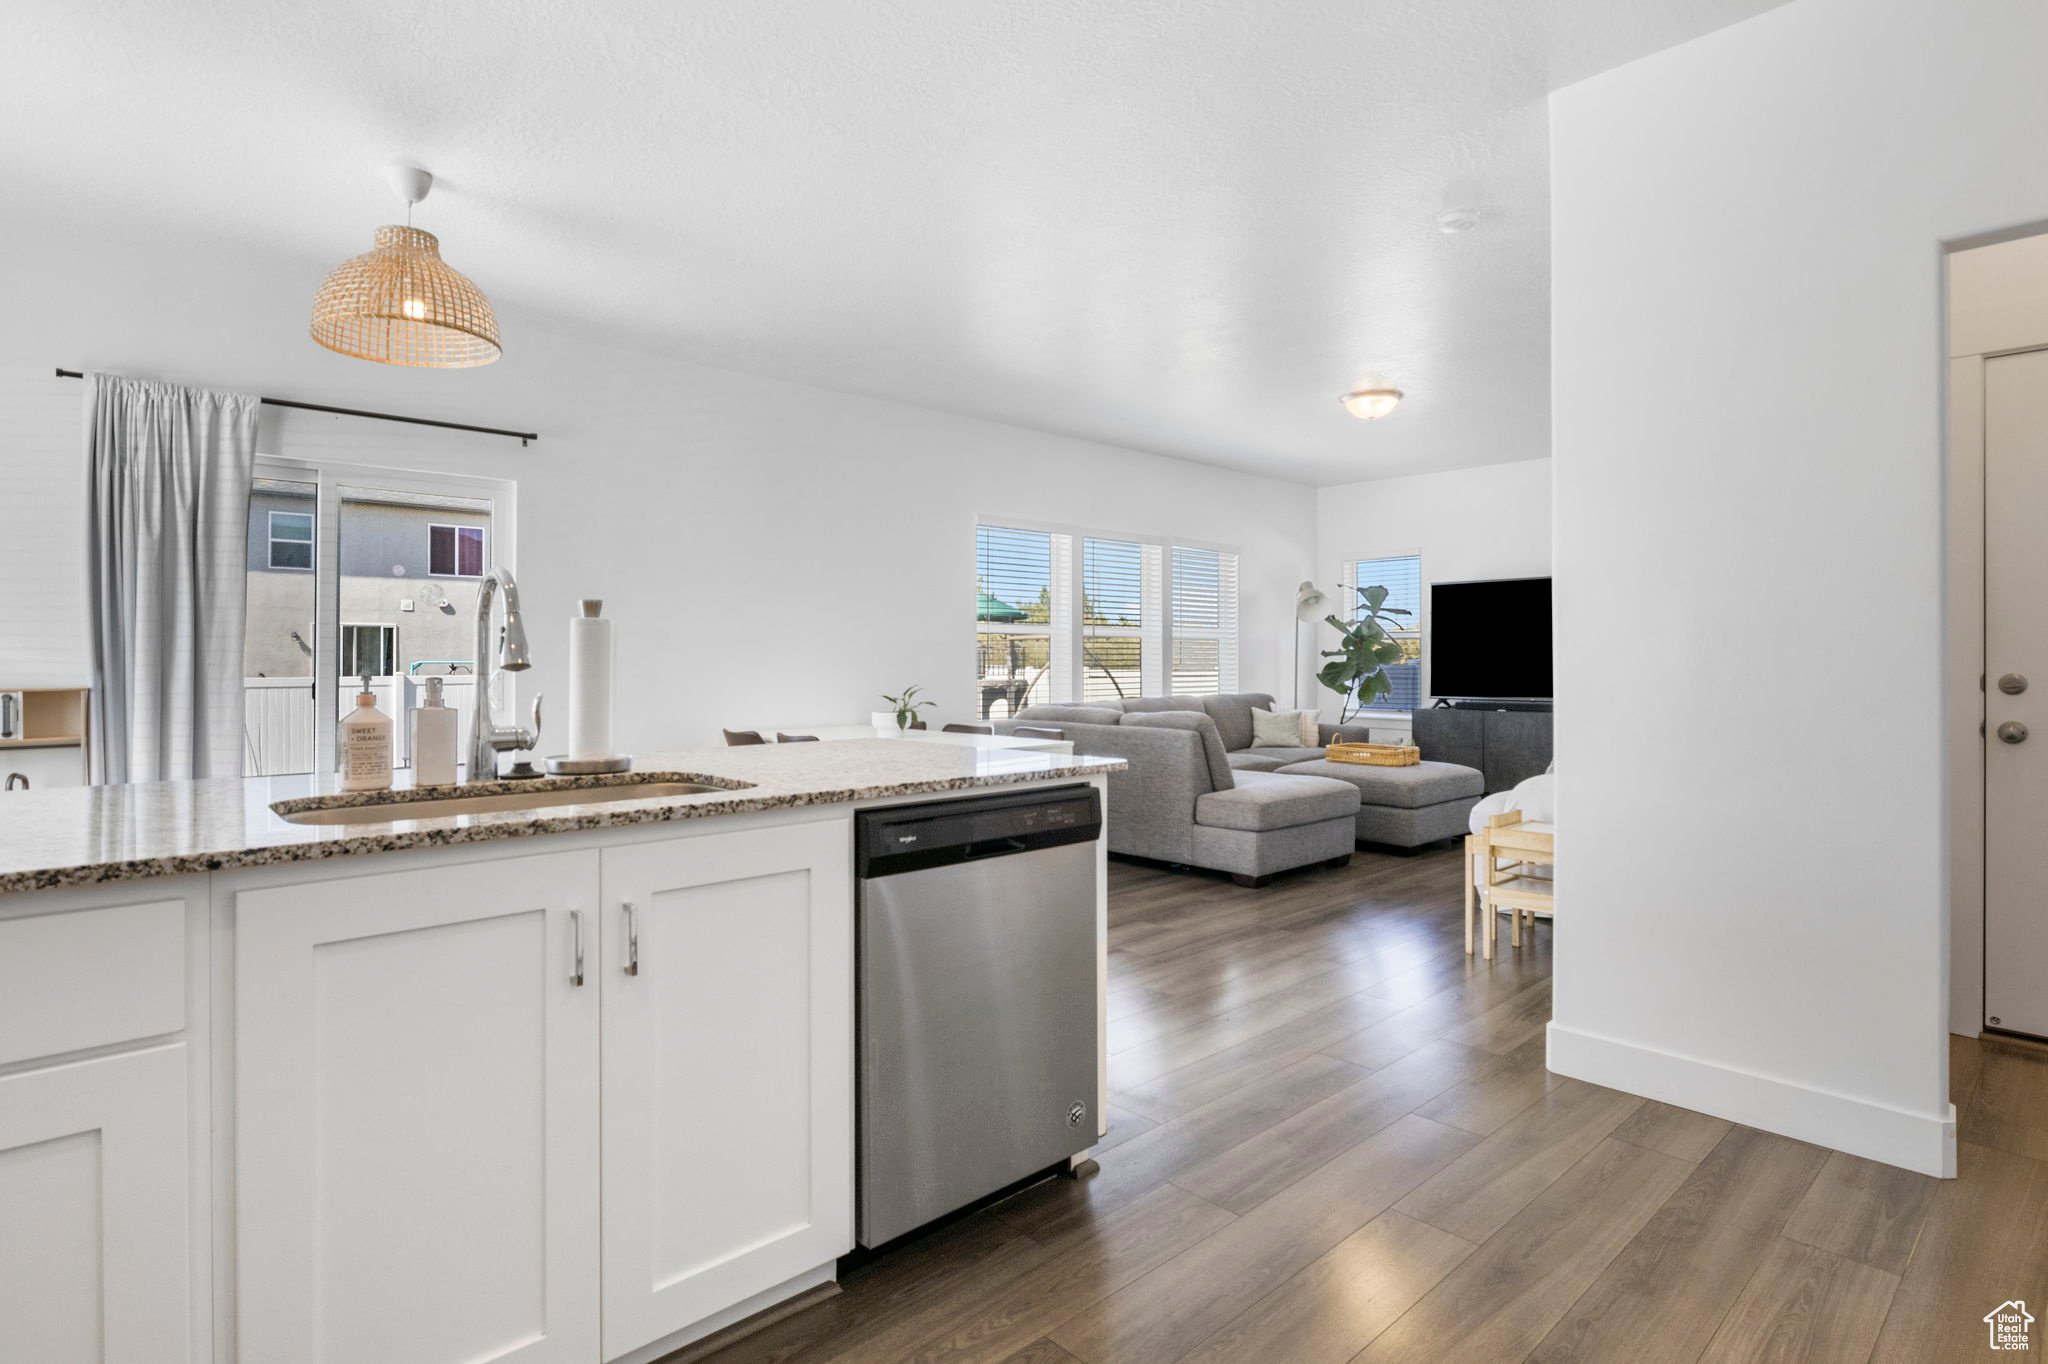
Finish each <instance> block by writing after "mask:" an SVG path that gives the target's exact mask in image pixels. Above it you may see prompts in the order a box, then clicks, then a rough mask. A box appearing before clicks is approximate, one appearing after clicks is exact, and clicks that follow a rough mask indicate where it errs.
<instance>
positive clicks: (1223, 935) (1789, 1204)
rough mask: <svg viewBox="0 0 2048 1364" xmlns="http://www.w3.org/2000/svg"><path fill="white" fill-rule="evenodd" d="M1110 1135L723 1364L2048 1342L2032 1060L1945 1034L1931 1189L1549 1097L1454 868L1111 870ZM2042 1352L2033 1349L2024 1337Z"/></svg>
mask: <svg viewBox="0 0 2048 1364" xmlns="http://www.w3.org/2000/svg"><path fill="white" fill-rule="evenodd" d="M1110 919H1111V926H1110V948H1111V954H1110V984H1111V993H1110V996H1109V1012H1110V1020H1111V1021H1110V1050H1111V1056H1110V1085H1111V1090H1112V1095H1111V1112H1110V1121H1111V1127H1110V1132H1109V1136H1108V1137H1107V1139H1106V1140H1105V1141H1104V1142H1103V1143H1102V1145H1101V1146H1100V1147H1098V1148H1097V1152H1096V1154H1097V1157H1098V1159H1099V1161H1100V1164H1101V1172H1100V1173H1099V1174H1098V1175H1096V1176H1095V1177H1094V1178H1092V1179H1088V1180H1083V1181H1071V1180H1055V1181H1051V1182H1048V1183H1044V1184H1040V1185H1038V1186H1036V1187H1033V1188H1031V1189H1028V1190H1026V1191H1025V1192H1023V1193H1021V1194H1018V1195H1016V1196H1015V1197H1013V1198H1011V1199H1010V1200H1008V1201H1007V1202H1005V1203H1002V1204H999V1205H998V1206H996V1207H994V1208H991V1209H988V1210H986V1211H983V1212H980V1213H977V1214H975V1215H974V1216H972V1217H969V1218H967V1219H964V1220H962V1221H959V1222H956V1223H954V1224H952V1225H950V1226H947V1227H945V1228H943V1229H941V1230H939V1231H937V1232H935V1233H933V1234H931V1235H929V1236H927V1237H925V1238H923V1239H921V1240H918V1241H916V1242H913V1243H911V1244H910V1245H909V1246H907V1247H906V1248H903V1249H901V1250H898V1251H896V1252H894V1253H892V1254H891V1255H889V1256H887V1257H885V1258H883V1259H881V1260H878V1261H875V1262H873V1263H870V1264H868V1265H865V1266H863V1267H861V1268H859V1269H857V1270H854V1271H852V1272H850V1273H849V1274H848V1275H847V1276H846V1277H845V1280H844V1282H843V1290H844V1291H842V1292H841V1293H839V1294H838V1295H836V1296H833V1297H830V1298H828V1299H826V1300H824V1301H822V1302H819V1303H816V1304H815V1305H813V1306H810V1307H808V1308H805V1309H804V1310H802V1311H800V1312H798V1313H795V1314H794V1315H791V1316H788V1317H785V1318H783V1319H782V1320H780V1321H776V1322H774V1323H773V1324H771V1325H769V1326H767V1327H765V1328H764V1329H762V1330H760V1331H758V1332H756V1333H754V1334H752V1335H750V1336H747V1337H745V1338H743V1339H740V1340H738V1341H735V1342H734V1343H732V1344H730V1345H728V1346H726V1347H724V1348H722V1349H719V1350H718V1351H716V1352H715V1353H713V1354H711V1355H709V1356H708V1358H710V1359H712V1360H715V1361H718V1364H825V1362H826V1361H840V1362H841V1364H855V1362H859V1364H869V1362H872V1364H895V1362H896V1361H906V1362H908V1361H916V1362H917V1364H940V1361H969V1360H975V1361H987V1362H988V1364H1072V1362H1073V1361H1079V1364H1172V1361H1201V1364H1223V1362H1224V1361H1237V1362H1239V1364H1315V1362H1317V1361H1329V1364H1345V1362H1346V1361H1354V1360H1355V1361H1357V1362H1358V1364H1391V1362H1392V1361H1424V1360H1427V1361H1448V1360H1455V1361H1473V1362H1475V1364H1491V1362H1492V1361H1501V1362H1502V1364H1507V1362H1508V1361H1520V1360H1539V1361H1546V1362H1555V1361H1564V1360H1572V1361H1608V1360H1612V1361H1624V1362H1625V1364H1657V1362H1661V1361H1671V1364H1692V1362H1693V1361H1713V1364H1729V1362H1730V1361H1763V1360H1770V1361H1793V1360H1810V1361H1821V1360H1826V1361H1885V1362H1886V1364H1930V1362H1936V1364H1938V1362H1940V1361H1948V1360H1966V1359H1977V1358H1979V1357H1981V1356H1982V1355H1983V1354H1984V1353H1986V1350H1985V1343H1986V1328H1985V1326H1984V1324H1983V1323H1982V1322H1981V1321H1980V1318H1981V1317H1982V1316H1983V1315H1984V1314H1985V1313H1986V1312H1989V1311H1990V1310H1992V1309H1993V1308H1995V1307H1997V1306H1999V1305H2000V1304H2001V1303H2003V1302H2005V1301H2006V1300H2007V1299H2012V1298H2019V1299H2023V1300H2025V1301H2026V1302H2028V1303H2029V1304H2032V1305H2033V1306H2034V1308H2035V1310H2036V1311H2039V1312H2041V1314H2042V1316H2043V1327H2042V1328H2041V1329H2043V1330H2044V1333H2048V1307H2044V1306H2043V1305H2044V1304H2048V1059H2044V1054H2043V1053H2039V1052H2036V1051H2033V1050H2028V1049H2021V1048H2016V1047H2003V1046H1995V1045H1990V1044H1985V1045H1981V1046H1980V1045H1979V1044H1977V1043H1974V1042H1966V1041H1963V1040H1962V1039H1956V1040H1955V1050H1954V1062H1953V1072H1954V1097H1955V1101H1956V1104H1957V1107H1958V1110H1959V1111H1960V1113H1961V1114H1962V1123H1961V1127H1962V1141H1963V1146H1962V1153H1961V1159H1960V1166H1961V1177H1960V1178H1959V1179H1956V1180H1953V1181H1942V1180H1935V1179H1929V1178H1925V1177H1922V1176H1919V1175H1912V1174H1907V1173H1905V1172H1902V1171H1899V1170H1895V1169H1892V1168H1890V1167H1887V1166H1882V1165H1876V1164H1873V1163H1871V1162H1869V1161H1865V1160H1858V1159H1856V1158H1854V1157H1851V1156H1845V1155H1840V1154H1836V1153H1831V1152H1828V1151H1825V1150H1822V1149H1820V1148H1818V1147H1814V1146H1808V1145H1806V1144H1804V1143H1802V1142H1797V1141H1792V1140H1789V1139H1787V1138H1784V1137H1779V1136H1774V1135H1771V1134H1769V1133H1765V1132H1759V1131H1755V1130H1753V1129H1750V1128H1744V1127H1737V1126H1734V1125H1732V1124H1730V1123H1727V1122H1724V1121H1721V1120H1720V1119H1717V1118H1710V1117H1707V1116H1704V1115H1702V1114H1698V1113H1690V1112H1686V1111H1684V1110H1682V1109H1676V1108H1670V1107H1667V1106H1665V1105H1663V1104H1658V1103H1653V1102H1650V1101H1647V1100H1644V1099H1640V1098H1637V1097H1635V1096H1633V1095H1628V1094H1622V1093H1618V1092H1616V1091H1613V1090H1608V1089H1602V1088H1600V1087H1599V1086H1596V1085H1589V1084H1585V1083H1582V1082H1580V1081H1577V1080H1570V1079H1566V1078H1563V1077H1561V1076H1557V1075H1552V1074H1551V1073H1549V1072H1548V1071H1546V1070H1545V1069H1544V1065H1543V1027H1544V1024H1545V1022H1546V1020H1547V1019H1548V1018H1549V1015H1550V961H1551V933H1550V928H1549V926H1548V925H1547V924H1546V925H1544V926H1543V927H1541V928H1539V929H1538V930H1537V932H1536V935H1535V941H1534V943H1533V945H1529V946H1525V947H1524V948H1523V949H1522V950H1521V951H1519V952H1515V951H1512V950H1509V949H1507V948H1506V946H1505V944H1503V947H1502V950H1501V952H1500V954H1499V955H1498V956H1497V957H1496V958H1495V960H1494V961H1493V962H1491V963H1487V962H1484V961H1481V960H1476V959H1469V958H1467V957H1466V956H1465V953H1464V950H1463V947H1462V938H1461V928H1460V920H1459V885H1458V859H1457V856H1456V854H1455V853H1451V852H1434V853H1430V854H1426V855H1423V856H1419V857H1412V858H1398V857H1391V856H1377V855H1367V854H1361V855H1360V856H1359V857H1358V858H1357V859H1355V860H1354V861H1353V863H1352V864H1351V866H1350V867H1348V868H1345V869H1342V870H1318V871H1313V872H1309V873H1305V874H1302V875H1298V876H1294V877H1290V878H1287V879H1285V880H1283V881H1281V882H1279V883H1276V884H1275V885H1273V886H1270V887H1268V888H1266V889H1264V890H1245V889H1239V888H1237V887H1235V886H1232V885H1231V884H1229V883H1228V882H1227V881H1222V880H1217V879H1212V878H1209V877H1205V876H1201V875H1194V874H1176V873H1172V872H1168V871H1164V870H1158V869H1154V868H1150V867H1138V866H1131V865H1126V864H1119V863H1112V865H1111V898H1110ZM2037 1348H2039V1347H2038V1346H2037Z"/></svg>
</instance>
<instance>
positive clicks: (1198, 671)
mask: <svg viewBox="0 0 2048 1364" xmlns="http://www.w3.org/2000/svg"><path fill="white" fill-rule="evenodd" d="M974 534H975V589H976V604H975V632H976V657H975V678H976V685H977V687H978V689H979V692H980V713H981V715H982V717H983V718H984V719H1004V718H1007V717H1009V716H1012V715H1015V714H1016V713H1017V712H1018V711H1020V710H1022V709H1023V708H1024V707H1026V706H1030V705H1039V704H1043V703H1047V702H1060V701H1072V700H1079V701H1082V702H1103V701H1117V700H1122V699H1125V698H1128V697H1137V696H1159V695H1163V694H1165V693H1167V692H1175V693H1183V694H1195V693H1202V692H1214V691H1231V690H1234V689H1235V688H1236V686H1237V651H1238V644H1237V556H1236V555H1235V554H1233V553H1231V552H1230V551H1228V550H1215V549H1195V548H1192V547H1188V546H1181V545H1173V544H1170V543H1167V542H1163V541H1155V540H1145V539H1139V538H1131V539H1122V538H1117V537H1111V536H1094V535H1078V534H1073V535H1069V534H1064V533H1061V532H1059V531H1048V530H1033V529H1024V528H1020V527H1009V526H999V525H986V524H984V525H980V526H977V527H976V528H975V533H974Z"/></svg>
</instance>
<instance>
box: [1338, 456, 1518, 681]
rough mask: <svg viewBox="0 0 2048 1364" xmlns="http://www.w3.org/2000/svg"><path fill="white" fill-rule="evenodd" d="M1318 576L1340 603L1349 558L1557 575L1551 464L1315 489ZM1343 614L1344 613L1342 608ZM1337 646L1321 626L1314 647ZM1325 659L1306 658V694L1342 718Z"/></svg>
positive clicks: (1477, 572)
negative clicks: (1319, 674) (1405, 557)
mask: <svg viewBox="0 0 2048 1364" xmlns="http://www.w3.org/2000/svg"><path fill="white" fill-rule="evenodd" d="M1316 547H1317V550H1316V581H1317V582H1318V583H1320V584H1321V585H1322V588H1323V590H1324V591H1325V592H1327V593H1329V594H1330V596H1331V598H1332V600H1333V601H1341V600H1342V593H1341V592H1340V591H1339V590H1338V589H1339V588H1340V587H1341V585H1342V583H1343V581H1344V562H1345V561H1346V560H1347V559H1369V558H1381V557H1384V556H1387V555H1392V554H1420V555H1421V556H1422V581H1423V584H1424V586H1425V589H1426V588H1427V585H1428V584H1430V583H1433V582H1442V583H1451V582H1464V581H1468V580H1470V579H1474V578H1537V577H1542V576H1543V575H1544V574H1546V573H1548V572H1550V461H1549V460H1547V459H1529V460H1522V461H1520V462H1518V463H1514V464H1488V465H1483V466H1481V467H1479V468H1475V469H1453V470H1450V471H1449V472H1446V473H1441V474H1416V475H1414V476H1412V477H1408V478H1382V479H1373V480H1370V481H1368V482H1364V483H1344V484H1339V485H1338V486H1336V487H1331V488H1323V489H1320V490H1318V491H1317V493H1316ZM1337 614H1339V615H1342V614H1343V613H1342V612H1341V611H1339V612H1338V613H1337ZM1428 625H1429V622H1428V619H1427V617H1425V618H1424V620H1423V627H1424V649H1423V654H1422V659H1423V668H1424V672H1423V685H1424V686H1425V687H1427V686H1428V685H1429V674H1428V671H1427V670H1428V666H1429V650H1428V647H1427V640H1428ZM1301 633H1302V636H1303V640H1304V649H1305V650H1306V649H1308V648H1310V647H1313V648H1316V649H1325V648H1329V647H1331V644H1332V642H1333V641H1334V635H1333V633H1332V632H1331V630H1330V628H1329V627H1328V626H1326V625H1325V626H1318V627H1317V628H1316V630H1315V632H1314V635H1315V639H1314V642H1313V645H1312V646H1311V645H1310V643H1309V642H1308V636H1309V634H1310V631H1309V630H1307V629H1306V628H1304V629H1303V630H1302V632H1301ZM1319 662H1320V660H1318V659H1315V658H1314V657H1313V655H1311V654H1307V653H1305V654H1304V663H1303V667H1302V696H1303V700H1304V701H1305V702H1306V703H1308V704H1312V705H1320V706H1321V707H1322V710H1323V713H1324V715H1325V716H1326V717H1328V718H1330V719H1332V720H1334V719H1335V718H1336V715H1337V708H1338V705H1339V702H1338V698H1337V697H1336V696H1335V695H1334V694H1333V693H1331V692H1329V691H1327V690H1325V689H1323V688H1321V687H1318V686H1316V684H1315V680H1314V673H1315V666H1316V664H1317V663H1319Z"/></svg>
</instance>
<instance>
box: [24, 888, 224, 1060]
mask: <svg viewBox="0 0 2048 1364" xmlns="http://www.w3.org/2000/svg"><path fill="white" fill-rule="evenodd" d="M184 1026H185V901H184V899H183V898H182V897H172V898H168V899H162V900H151V901H147V902H144V903H141V904H132V905H109V906H106V907H104V908H101V909H75V910H70V911H66V912H64V913H58V914H35V915H30V916H29V917H27V918H20V919H0V1065H6V1064H9V1063H11V1062H15V1061H27V1060H32V1059H33V1058H35V1057H38V1056H55V1055H57V1054H58V1053H59V1052H67V1051H78V1050H80V1049H81V1048H85V1047H100V1046H106V1045H107V1044H109V1043H113V1042H132V1041H134V1040H135V1039H137V1038H142V1037H157V1036H161V1035H162V1034H164V1033H173V1032H177V1031H179V1030H180V1029H182V1028H183V1027H184Z"/></svg>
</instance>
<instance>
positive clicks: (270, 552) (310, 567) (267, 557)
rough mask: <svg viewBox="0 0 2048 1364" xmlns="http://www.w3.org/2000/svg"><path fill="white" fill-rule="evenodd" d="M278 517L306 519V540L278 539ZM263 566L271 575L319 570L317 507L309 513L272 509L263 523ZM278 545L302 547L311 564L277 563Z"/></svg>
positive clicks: (318, 518)
mask: <svg viewBox="0 0 2048 1364" xmlns="http://www.w3.org/2000/svg"><path fill="white" fill-rule="evenodd" d="M280 516H302V517H304V518H305V519H306V538H305V539H303V540H292V539H279V538H278V534H277V518H278V517H280ZM263 536H264V541H263V543H264V554H263V562H264V565H265V566H266V567H267V568H268V569H269V570H270V571H271V572H272V573H317V572H319V570H320V553H319V545H320V512H319V509H318V508H317V506H316V507H315V509H314V510H312V511H309V512H295V511H280V510H278V509H277V508H275V507H273V508H271V509H270V510H269V512H268V513H267V514H266V516H265V519H264V522H263ZM279 545H304V546H305V547H306V554H307V557H308V558H309V559H311V560H312V562H310V563H307V564H281V563H279V562H278V561H277V547H278V546H279Z"/></svg>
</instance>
